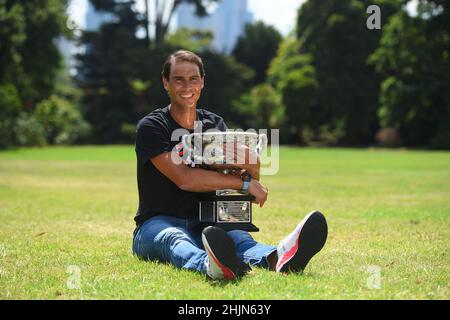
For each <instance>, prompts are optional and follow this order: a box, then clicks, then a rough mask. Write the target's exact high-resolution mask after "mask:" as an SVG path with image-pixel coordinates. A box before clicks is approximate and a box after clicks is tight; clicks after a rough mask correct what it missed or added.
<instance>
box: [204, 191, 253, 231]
mask: <svg viewBox="0 0 450 320" xmlns="http://www.w3.org/2000/svg"><path fill="white" fill-rule="evenodd" d="M253 199H254V197H253V196H251V195H248V194H247V195H242V194H238V195H230V194H227V195H216V194H208V195H203V197H201V200H200V202H199V222H200V225H201V226H203V227H206V226H216V227H218V228H222V229H223V230H225V231H231V230H244V231H247V232H258V231H259V228H258V227H257V226H255V225H254V224H253V223H252V200H253Z"/></svg>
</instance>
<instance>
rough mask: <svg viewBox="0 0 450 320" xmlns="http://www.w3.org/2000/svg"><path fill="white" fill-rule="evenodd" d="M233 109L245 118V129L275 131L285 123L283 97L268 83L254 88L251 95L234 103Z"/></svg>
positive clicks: (243, 96)
mask: <svg viewBox="0 0 450 320" xmlns="http://www.w3.org/2000/svg"><path fill="white" fill-rule="evenodd" d="M233 107H234V108H235V109H237V110H238V112H239V113H240V114H241V115H242V116H243V117H244V118H245V120H246V122H245V128H254V129H263V128H265V129H275V128H280V126H281V124H282V122H283V116H284V106H283V103H282V101H281V97H280V95H279V94H278V93H277V91H276V90H275V89H274V88H273V87H272V86H271V85H270V84H267V83H263V84H259V85H257V86H255V87H253V88H252V90H251V91H250V93H249V94H244V95H242V96H241V97H240V98H239V99H238V100H235V101H233Z"/></svg>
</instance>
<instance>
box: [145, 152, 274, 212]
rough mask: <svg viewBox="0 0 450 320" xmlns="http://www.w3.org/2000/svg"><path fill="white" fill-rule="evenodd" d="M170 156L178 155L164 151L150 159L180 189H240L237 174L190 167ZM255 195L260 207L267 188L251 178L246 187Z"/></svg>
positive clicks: (208, 190)
mask: <svg viewBox="0 0 450 320" xmlns="http://www.w3.org/2000/svg"><path fill="white" fill-rule="evenodd" d="M172 157H178V155H177V153H176V152H175V151H173V152H164V153H162V154H160V155H157V156H155V157H153V158H151V159H150V161H151V162H152V163H153V165H154V166H155V167H156V168H157V169H158V170H159V171H160V172H161V173H162V174H164V175H165V176H166V177H167V178H168V179H170V180H171V181H172V182H173V183H175V184H176V185H177V186H178V187H179V188H180V189H182V190H184V191H191V192H211V191H216V190H221V189H236V190H239V189H242V184H243V183H242V180H241V178H240V177H239V176H234V175H229V174H223V173H220V172H216V171H211V170H205V169H201V168H190V167H188V166H186V165H185V164H183V163H175V162H174V161H172ZM248 191H249V193H250V194H251V195H253V196H254V197H255V203H258V204H259V205H260V206H261V207H262V206H263V204H264V202H266V200H267V195H268V192H267V188H265V187H264V186H263V185H262V184H260V183H259V181H258V180H256V179H252V180H251V182H250V185H249V189H248Z"/></svg>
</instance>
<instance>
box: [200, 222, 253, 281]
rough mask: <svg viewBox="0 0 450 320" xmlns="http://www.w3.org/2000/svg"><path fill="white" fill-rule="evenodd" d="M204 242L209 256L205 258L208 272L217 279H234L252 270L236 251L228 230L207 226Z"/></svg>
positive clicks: (203, 236) (203, 237)
mask: <svg viewBox="0 0 450 320" xmlns="http://www.w3.org/2000/svg"><path fill="white" fill-rule="evenodd" d="M202 242H203V246H204V247H205V251H206V253H207V254H208V256H207V257H206V259H205V265H206V273H207V274H208V276H209V277H210V278H212V279H215V280H221V279H225V280H233V279H235V278H238V277H241V276H243V275H245V274H246V273H247V272H248V271H250V270H251V268H250V266H248V265H247V264H245V263H244V262H242V261H241V260H240V259H239V257H238V256H237V253H236V245H235V244H234V241H233V239H231V237H230V236H229V235H228V233H227V232H226V231H224V230H223V229H220V228H218V227H214V226H210V227H206V228H205V229H204V230H203V232H202Z"/></svg>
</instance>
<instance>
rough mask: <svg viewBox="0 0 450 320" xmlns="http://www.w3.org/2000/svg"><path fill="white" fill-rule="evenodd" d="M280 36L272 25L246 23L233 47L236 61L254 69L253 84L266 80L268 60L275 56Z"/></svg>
mask: <svg viewBox="0 0 450 320" xmlns="http://www.w3.org/2000/svg"><path fill="white" fill-rule="evenodd" d="M281 39H282V37H281V35H280V33H279V32H278V31H277V30H276V29H275V28H274V27H272V26H268V25H266V24H264V23H263V22H256V23H255V24H247V25H246V26H245V31H244V34H243V35H241V36H240V37H239V38H238V40H237V43H236V46H235V47H234V49H233V52H232V55H233V56H234V57H235V58H236V61H237V62H239V63H242V64H245V65H246V66H248V67H250V68H252V69H253V70H254V71H255V78H254V80H253V85H256V84H260V83H263V82H264V81H265V80H266V72H267V68H268V67H269V63H270V61H271V60H272V59H273V58H274V57H275V55H276V53H277V49H278V45H279V44H280V41H281Z"/></svg>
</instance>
